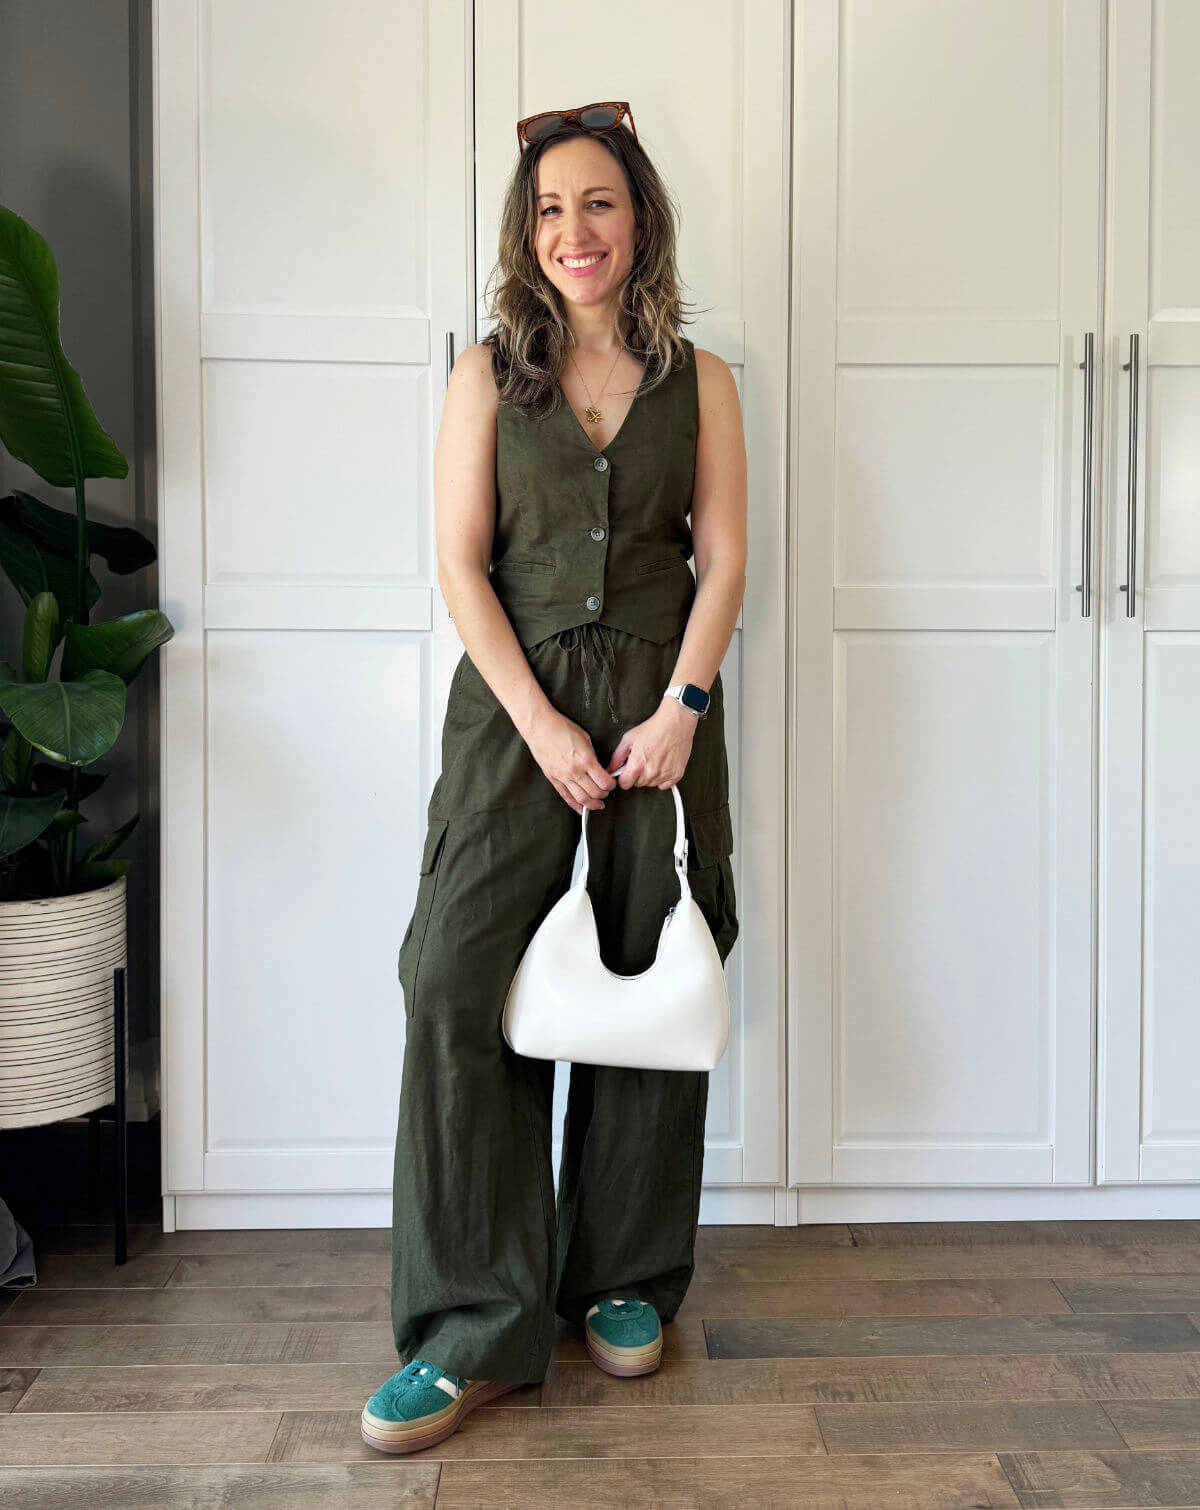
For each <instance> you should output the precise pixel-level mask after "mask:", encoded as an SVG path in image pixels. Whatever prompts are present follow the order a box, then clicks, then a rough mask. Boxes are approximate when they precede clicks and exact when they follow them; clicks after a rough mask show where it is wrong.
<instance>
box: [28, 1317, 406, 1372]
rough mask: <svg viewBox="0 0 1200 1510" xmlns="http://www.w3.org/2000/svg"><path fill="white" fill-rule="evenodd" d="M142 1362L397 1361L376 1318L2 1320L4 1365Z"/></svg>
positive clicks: (393, 1365) (390, 1365)
mask: <svg viewBox="0 0 1200 1510" xmlns="http://www.w3.org/2000/svg"><path fill="white" fill-rule="evenodd" d="M119 1363H125V1364H141V1363H171V1364H177V1363H372V1364H378V1365H379V1366H381V1367H383V1368H385V1369H386V1372H385V1374H384V1375H383V1377H384V1378H387V1376H388V1374H390V1373H395V1371H396V1369H397V1368H398V1366H399V1363H398V1360H397V1358H396V1347H395V1344H394V1343H393V1341H392V1336H391V1331H390V1329H389V1328H388V1327H386V1326H381V1325H380V1324H379V1323H378V1322H371V1323H369V1324H367V1323H364V1324H358V1323H352V1322H341V1323H338V1324H336V1325H335V1324H326V1325H314V1326H289V1325H287V1324H279V1323H271V1324H265V1325H262V1326H43V1327H34V1326H30V1327H19V1326H14V1327H0V1365H6V1366H10V1367H22V1368H31V1367H35V1366H39V1367H40V1366H41V1365H42V1364H72V1365H75V1366H80V1365H86V1364H119Z"/></svg>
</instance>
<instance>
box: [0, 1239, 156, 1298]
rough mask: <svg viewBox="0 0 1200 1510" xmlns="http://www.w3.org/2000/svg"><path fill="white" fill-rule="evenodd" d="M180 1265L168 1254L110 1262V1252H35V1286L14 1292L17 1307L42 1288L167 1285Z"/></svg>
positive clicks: (115, 1287) (118, 1287) (119, 1288)
mask: <svg viewBox="0 0 1200 1510" xmlns="http://www.w3.org/2000/svg"><path fill="white" fill-rule="evenodd" d="M178 1264H179V1259H178V1258H177V1257H175V1256H174V1255H173V1254H170V1253H155V1254H141V1255H138V1256H137V1257H135V1256H133V1255H132V1254H131V1255H130V1257H129V1261H128V1262H127V1263H124V1264H115V1263H113V1257H112V1254H111V1253H109V1254H108V1255H107V1257H106V1256H104V1255H103V1254H98V1255H96V1256H95V1257H92V1256H91V1255H89V1254H82V1255H81V1254H74V1255H67V1256H61V1255H60V1256H55V1255H54V1254H43V1253H42V1252H41V1251H39V1252H38V1256H37V1277H38V1282H37V1284H36V1286H33V1285H31V1286H30V1287H29V1288H28V1289H25V1290H19V1291H18V1292H17V1297H18V1298H17V1308H18V1309H19V1308H20V1306H22V1305H23V1304H24V1303H25V1302H26V1301H27V1300H29V1298H30V1297H31V1296H33V1295H36V1294H37V1293H38V1292H39V1291H42V1290H62V1289H79V1288H87V1289H105V1290H126V1289H136V1288H141V1289H145V1288H151V1289H160V1288H161V1287H162V1286H163V1285H165V1284H166V1282H167V1280H168V1279H170V1277H171V1275H172V1274H173V1273H174V1271H175V1269H176V1267H177V1266H178Z"/></svg>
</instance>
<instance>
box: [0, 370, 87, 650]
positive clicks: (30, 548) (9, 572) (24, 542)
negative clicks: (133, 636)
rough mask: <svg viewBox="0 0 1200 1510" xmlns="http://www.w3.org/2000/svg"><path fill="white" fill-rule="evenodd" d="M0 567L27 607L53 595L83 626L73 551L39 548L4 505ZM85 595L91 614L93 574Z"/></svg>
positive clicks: (0, 517)
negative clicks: (67, 553) (42, 596)
mask: <svg viewBox="0 0 1200 1510" xmlns="http://www.w3.org/2000/svg"><path fill="white" fill-rule="evenodd" d="M0 365H2V361H0ZM0 567H3V569H4V572H5V574H6V576H7V577H8V579H9V581H10V582H11V583H12V585H13V586H14V587H15V588H16V589H17V591H18V592H19V593H20V594H21V599H22V601H23V602H24V603H25V605H26V607H28V605H29V604H30V602H31V601H32V600H33V599H34V598H35V597H36V596H37V595H38V593H40V592H52V593H53V594H54V596H55V597H56V598H57V599H58V603H59V609H60V613H61V617H62V618H64V619H74V620H75V621H76V623H80V624H81V623H82V622H83V620H84V614H83V613H82V612H80V610H79V606H78V598H77V595H76V587H75V553H74V551H72V553H71V555H70V556H69V557H68V556H64V555H60V554H59V552H58V551H53V550H49V549H48V548H47V547H45V546H42V545H38V543H37V542H36V541H35V540H32V539H30V537H29V536H28V535H27V534H25V533H24V531H22V530H20V529H18V528H16V527H15V526H14V525H13V524H12V523H11V522H10V520H9V518H8V517H6V515H5V510H4V503H3V502H0ZM84 591H85V593H86V597H87V607H88V609H89V610H90V609H91V607H92V605H93V603H95V601H96V599H97V598H98V597H99V596H100V584H99V583H98V582H97V581H96V579H95V577H93V576H92V574H91V572H88V573H87V574H86V577H85V588H84Z"/></svg>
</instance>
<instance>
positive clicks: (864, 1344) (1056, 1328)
mask: <svg viewBox="0 0 1200 1510" xmlns="http://www.w3.org/2000/svg"><path fill="white" fill-rule="evenodd" d="M704 1330H705V1334H706V1336H707V1338H708V1353H709V1357H710V1358H798V1357H817V1356H823V1357H852V1356H853V1357H861V1356H864V1355H876V1354H878V1355H881V1356H882V1355H884V1354H888V1353H960V1354H961V1353H979V1354H991V1353H1081V1352H1172V1351H1176V1352H1195V1351H1197V1350H1198V1349H1200V1332H1198V1331H1197V1330H1196V1328H1195V1327H1194V1326H1192V1324H1191V1322H1190V1321H1189V1320H1188V1318H1187V1317H1186V1316H1176V1315H1161V1316H1160V1315H1144V1316H1143V1315H1134V1316H1075V1315H1071V1316H961V1317H960V1316H951V1317H940V1316H930V1317H926V1318H919V1319H913V1320H908V1319H903V1318H900V1319H897V1318H893V1317H887V1316H879V1317H863V1318H861V1319H860V1318H857V1317H847V1318H846V1319H845V1320H843V1321H837V1322H829V1321H819V1320H818V1321H802V1320H800V1321H784V1320H780V1321H737V1320H728V1321H726V1320H708V1321H705V1323H704Z"/></svg>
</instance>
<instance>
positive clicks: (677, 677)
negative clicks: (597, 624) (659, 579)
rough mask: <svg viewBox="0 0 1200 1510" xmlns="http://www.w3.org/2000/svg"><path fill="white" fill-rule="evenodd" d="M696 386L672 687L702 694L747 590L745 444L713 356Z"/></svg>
mask: <svg viewBox="0 0 1200 1510" xmlns="http://www.w3.org/2000/svg"><path fill="white" fill-rule="evenodd" d="M696 380H697V384H698V386H699V402H700V434H699V437H698V438H697V441H696V478H695V483H694V486H693V490H692V545H693V548H694V551H695V558H696V598H695V601H694V602H693V604H692V609H691V613H690V615H689V617H688V622H687V631H686V633H685V634H684V637H683V643H682V644H681V645H680V647H679V659H678V660H677V661H676V663H675V670H674V673H673V674H672V676H671V681H672V683H675V682H694V683H695V684H696V686H697V687H703V688H704V689H705V690H706V691H707V690H708V688H709V687H711V686H712V684H713V681H714V679H715V677H716V674H717V672H718V671H719V670H720V669H721V662H722V661H723V660H724V659H725V653H726V651H727V650H728V649H729V642H730V640H731V639H732V638H733V626H734V625H735V624H736V623H737V616H738V611H739V609H740V608H741V606H742V597H743V595H744V594H745V591H746V442H745V437H744V435H743V433H742V407H741V404H740V402H739V400H738V391H737V385H736V384H735V382H734V380H733V373H732V372H730V370H729V368H728V366H727V365H726V364H725V363H724V362H723V361H722V360H721V358H720V357H719V356H717V355H716V354H715V353H714V352H711V351H702V350H701V349H699V348H697V349H696ZM672 701H673V699H672ZM676 706H678V704H676ZM685 711H686V710H685ZM688 717H689V718H690V717H692V715H691V714H688Z"/></svg>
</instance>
